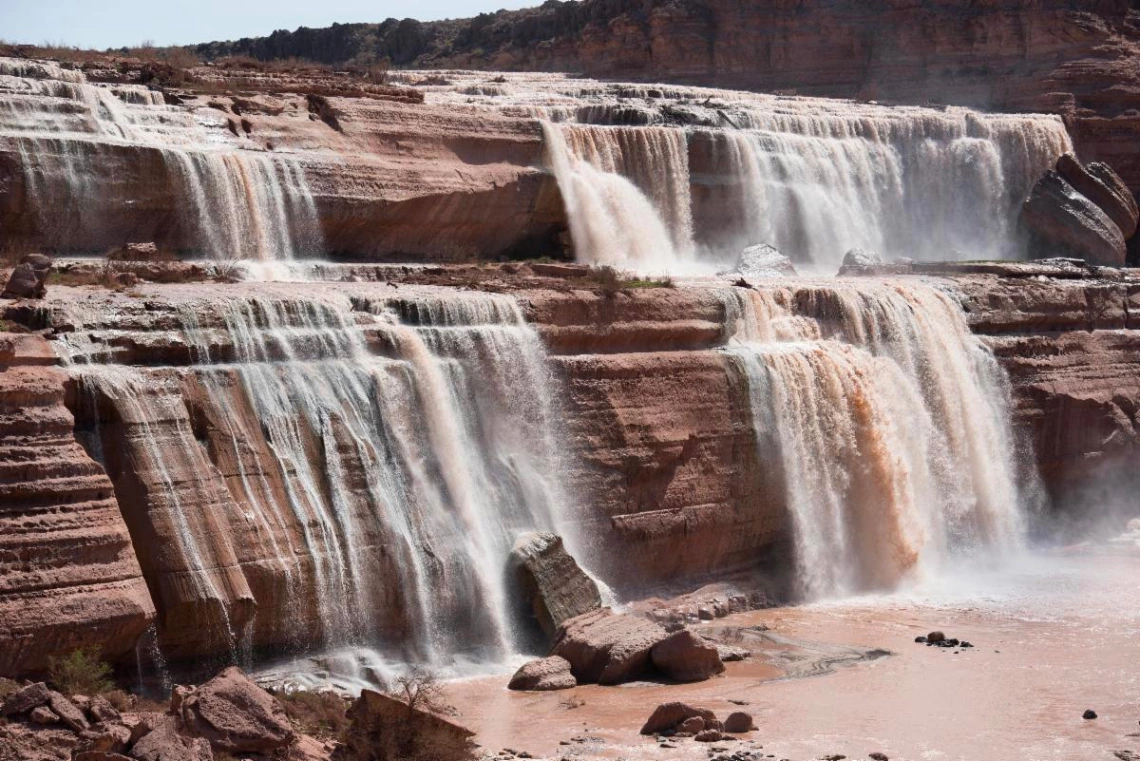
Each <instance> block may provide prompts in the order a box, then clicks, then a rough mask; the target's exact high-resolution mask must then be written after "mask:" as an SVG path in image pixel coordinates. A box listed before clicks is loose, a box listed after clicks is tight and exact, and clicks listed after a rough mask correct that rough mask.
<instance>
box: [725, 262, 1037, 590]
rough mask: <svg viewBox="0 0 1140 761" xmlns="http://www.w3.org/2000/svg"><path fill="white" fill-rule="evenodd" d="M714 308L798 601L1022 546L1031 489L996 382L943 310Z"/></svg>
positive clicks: (807, 301) (821, 288)
mask: <svg viewBox="0 0 1140 761" xmlns="http://www.w3.org/2000/svg"><path fill="white" fill-rule="evenodd" d="M725 298H726V311H727V314H728V315H729V319H730V321H732V322H735V324H736V328H735V336H736V338H735V341H734V343H733V344H732V345H731V346H730V347H729V348H728V349H727V351H728V352H729V353H730V354H731V355H732V356H733V357H734V359H735V360H736V362H737V363H738V364H739V366H740V369H741V372H742V374H743V375H744V377H745V378H746V379H747V383H748V390H749V398H750V404H751V411H752V420H753V426H754V430H755V435H756V440H757V458H758V460H757V464H758V466H759V467H761V468H770V469H771V470H772V471H773V477H774V478H775V479H776V480H778V481H782V484H783V490H784V494H785V499H786V504H787V508H788V510H789V512H790V514H791V517H792V524H793V539H794V543H795V551H796V577H795V578H796V586H797V588H798V590H799V593H800V594H801V595H802V596H804V597H806V598H808V599H816V598H820V597H834V596H845V595H850V594H854V593H859V592H865V591H869V590H887V589H893V588H895V587H896V586H897V585H898V584H899V583H900V582H902V581H904V580H906V579H908V578H909V579H912V580H913V579H915V578H916V576H917V577H921V576H922V575H923V574H928V573H932V572H933V573H937V572H939V571H944V570H945V569H946V568H947V567H948V566H951V565H953V564H955V563H961V562H963V560H962V558H963V557H969V556H970V555H971V554H972V553H979V552H981V553H994V552H996V553H1008V552H1012V551H1016V550H1018V549H1019V548H1020V547H1021V546H1022V543H1023V541H1024V536H1025V527H1026V524H1025V517H1024V511H1025V509H1026V507H1027V505H1028V501H1029V499H1028V497H1027V496H1026V495H1025V494H1022V493H1021V491H1022V488H1024V489H1025V491H1026V494H1032V493H1033V487H1034V486H1035V475H1034V473H1033V472H1032V469H1027V468H1025V467H1024V466H1022V467H1019V466H1018V463H1017V462H1016V461H1015V453H1016V450H1017V448H1016V447H1015V446H1014V442H1013V435H1012V432H1011V423H1010V419H1011V403H1010V398H1009V389H1008V384H1007V381H1006V378H1005V375H1004V373H1003V372H1002V370H1001V369H1000V368H999V367H998V365H997V362H996V360H995V359H994V357H993V354H992V353H991V352H990V351H989V350H988V349H986V348H985V347H984V346H983V345H982V344H981V343H980V342H979V341H978V340H977V339H976V338H974V337H973V336H972V335H971V334H970V332H969V328H968V327H967V325H966V321H965V319H964V316H963V314H962V311H961V308H960V307H959V306H958V305H957V304H955V303H954V302H953V301H952V300H951V299H950V298H949V297H948V296H946V295H945V294H944V293H941V292H939V291H938V290H935V289H934V288H931V287H930V286H927V285H922V284H920V283H900V284H875V283H866V284H858V285H855V284H835V285H830V284H829V285H816V286H808V287H802V288H793V287H788V288H771V289H765V290H763V291H753V290H745V289H733V290H732V291H729V292H728V293H727V294H726V296H725ZM1026 480H1028V483H1026Z"/></svg>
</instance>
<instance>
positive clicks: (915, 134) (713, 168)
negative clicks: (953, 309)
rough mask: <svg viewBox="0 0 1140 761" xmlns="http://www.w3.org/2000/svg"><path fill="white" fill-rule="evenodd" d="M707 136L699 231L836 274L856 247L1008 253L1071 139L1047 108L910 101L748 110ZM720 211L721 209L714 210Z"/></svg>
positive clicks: (930, 255) (938, 255) (910, 252)
mask: <svg viewBox="0 0 1140 761" xmlns="http://www.w3.org/2000/svg"><path fill="white" fill-rule="evenodd" d="M738 120H739V123H740V124H741V125H742V126H746V128H744V129H740V130H725V131H723V132H718V133H715V134H713V135H710V136H708V138H709V139H710V140H711V142H712V150H711V153H712V157H711V159H710V167H709V171H710V173H711V174H713V175H715V176H718V177H723V178H724V179H723V180H722V181H721V183H720V184H721V185H723V187H717V188H714V189H713V190H712V191H711V192H712V194H713V195H714V196H715V197H716V198H717V200H718V202H720V201H723V202H724V203H726V204H727V205H728V208H729V212H728V214H727V215H726V214H725V213H724V211H723V210H721V209H716V208H712V209H709V210H708V212H707V217H708V219H709V222H710V223H711V222H714V221H716V220H718V219H723V218H728V219H732V220H735V221H736V224H733V225H727V226H723V225H715V224H714V225H711V229H710V231H709V233H708V235H707V236H706V238H705V240H706V241H708V242H710V243H713V244H715V245H720V246H727V247H729V248H731V249H736V250H738V249H739V248H740V247H742V246H745V245H749V244H750V243H754V242H757V241H763V242H767V243H769V244H771V245H774V246H775V247H776V248H778V249H780V250H781V251H782V252H784V253H786V254H788V255H789V256H792V258H793V259H795V260H796V261H799V262H805V263H814V264H817V265H819V266H820V267H822V268H823V269H824V270H825V271H827V272H828V273H830V272H833V271H834V268H835V267H836V266H837V265H838V264H839V261H840V259H841V258H842V256H843V254H844V252H846V251H847V250H848V249H850V248H852V247H861V248H865V249H869V250H874V251H879V252H881V253H884V254H889V255H894V256H905V257H909V258H915V259H937V260H947V259H962V258H997V259H1001V258H1016V257H1018V256H1019V254H1020V248H1019V242H1018V240H1017V237H1016V230H1015V227H1016V220H1017V214H1018V210H1019V208H1020V205H1021V203H1022V201H1023V200H1024V199H1025V197H1026V196H1027V194H1028V192H1029V189H1030V188H1032V186H1033V183H1034V182H1036V181H1037V179H1039V178H1040V177H1041V175H1042V174H1043V173H1044V172H1045V170H1046V169H1049V168H1051V167H1052V165H1053V164H1054V163H1055V161H1056V158H1057V157H1058V156H1059V155H1060V154H1062V153H1064V152H1065V151H1067V150H1071V143H1070V142H1069V139H1068V135H1067V134H1066V132H1065V130H1064V128H1063V126H1062V125H1061V124H1060V123H1059V121H1057V120H1055V119H1053V118H1051V117H1041V118H1032V117H998V116H993V117H991V116H985V117H983V116H982V115H980V114H974V113H971V112H966V111H962V110H948V111H947V112H945V113H941V112H921V111H919V110H917V109H911V110H910V112H908V111H906V110H903V112H902V113H901V114H895V115H891V116H889V117H879V118H869V117H861V116H858V115H853V116H851V117H847V118H844V117H842V116H841V115H834V116H828V117H827V118H821V117H819V116H815V115H800V114H795V113H792V114H779V113H760V112H749V113H745V114H742V115H740V116H739V117H738ZM722 215H723V216H722Z"/></svg>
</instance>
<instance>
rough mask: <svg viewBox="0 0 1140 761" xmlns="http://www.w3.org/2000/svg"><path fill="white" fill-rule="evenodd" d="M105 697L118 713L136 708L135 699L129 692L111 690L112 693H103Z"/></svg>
mask: <svg viewBox="0 0 1140 761" xmlns="http://www.w3.org/2000/svg"><path fill="white" fill-rule="evenodd" d="M103 697H104V698H106V699H107V702H108V703H110V704H111V705H112V706H114V708H115V710H116V711H120V712H121V711H129V710H131V709H132V708H134V705H135V698H134V695H131V694H130V693H129V692H125V691H124V690H111V691H110V692H105V693H103Z"/></svg>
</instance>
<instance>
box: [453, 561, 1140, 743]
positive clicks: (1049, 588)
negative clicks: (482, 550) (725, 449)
mask: <svg viewBox="0 0 1140 761" xmlns="http://www.w3.org/2000/svg"><path fill="white" fill-rule="evenodd" d="M761 624H762V625H765V626H768V627H770V631H769V632H768V633H766V634H765V635H762V636H763V637H764V639H763V641H760V642H758V641H757V640H755V639H749V641H747V642H738V643H739V644H745V645H746V646H749V647H753V648H755V649H756V650H757V653H756V655H755V656H754V658H753V659H752V660H750V661H746V662H741V663H730V664H728V670H727V672H726V674H725V675H724V676H722V677H719V678H716V679H713V680H710V681H707V682H703V683H700V684H694V685H662V684H652V683H637V684H631V685H625V686H622V687H598V686H582V687H578V688H576V689H573V690H566V691H562V692H554V693H533V694H528V693H513V692H510V691H508V690H507V689H506V683H507V681H508V675H503V676H495V677H483V678H478V679H471V680H467V681H460V682H454V683H451V684H450V685H448V697H449V699H450V700H451V702H452V703H453V704H454V705H455V706H456V708H457V709H458V711H459V713H460V720H461V721H463V722H464V723H466V724H467V725H469V726H471V727H472V728H473V729H475V730H476V731H477V733H478V737H477V740H478V742H479V743H480V744H481V745H482V746H483V747H484V748H486V749H487V750H490V751H498V750H500V749H502V748H511V749H514V750H517V751H525V752H528V753H530V754H532V755H534V756H536V757H550V758H559V757H576V758H591V757H597V758H626V759H641V758H669V759H673V758H675V759H697V758H701V759H704V758H708V757H709V756H710V746H708V745H704V744H699V743H695V742H693V741H692V740H677V741H676V742H675V743H674V744H675V745H676V746H677V747H676V748H673V749H665V748H658V747H657V742H656V741H655V740H654V739H653V738H644V737H641V736H640V735H639V734H638V730H639V729H640V727H641V725H642V723H643V722H644V721H645V719H646V717H648V715H649V713H650V712H651V711H652V710H653V708H654V707H655V706H656V705H657V704H659V703H662V702H666V701H672V700H681V701H685V702H689V703H692V704H694V705H699V706H702V707H707V708H710V709H712V710H714V711H715V712H716V713H717V715H718V716H720V717H721V718H723V717H724V716H726V715H727V714H728V713H729V712H731V711H733V710H746V711H750V712H751V713H752V714H753V716H754V717H755V721H756V724H757V725H758V726H759V728H760V729H759V731H756V732H752V733H750V734H748V735H743V736H741V740H740V741H736V742H726V743H717V744H715V747H716V748H718V749H719V748H725V749H727V750H728V751H730V752H736V751H739V750H747V751H751V752H756V753H760V754H761V756H763V757H766V756H768V755H769V754H771V756H772V757H774V758H776V759H792V761H800V760H802V759H817V758H820V757H821V756H824V755H830V754H841V755H845V756H846V757H847V758H849V759H865V758H867V757H868V754H870V753H872V752H876V751H877V752H881V753H884V754H886V755H887V756H888V757H889V758H891V759H915V760H918V759H922V760H926V759H929V760H931V761H1011V760H1013V759H1017V760H1018V761H1036V760H1041V761H1045V760H1053V759H1056V760H1058V761H1060V760H1062V759H1064V760H1065V761H1085V760H1086V759H1087V760H1089V761H1095V759H1105V760H1106V761H1112V759H1114V756H1113V751H1115V750H1133V751H1137V752H1140V725H1138V721H1140V663H1138V661H1137V655H1138V654H1140V550H1137V548H1134V547H1128V548H1125V549H1121V548H1116V549H1107V548H1103V547H1101V548H1078V549H1076V550H1072V551H1068V552H1052V553H1049V554H1047V555H1043V556H1042V555H1039V556H1034V557H1029V558H1025V559H1022V560H1018V561H1011V562H1010V563H1009V564H1007V565H1005V566H1003V567H1002V568H1001V569H995V570H984V569H983V570H977V571H975V572H971V573H958V574H951V575H948V576H947V577H945V578H943V579H942V580H941V581H939V582H937V583H935V582H929V583H926V584H920V585H917V586H915V587H914V588H913V589H911V590H909V591H904V592H899V593H896V594H892V595H886V596H874V597H862V598H855V599H848V600H844V601H835V602H823V603H816V604H812V605H807V606H802V607H796V608H783V609H776V610H769V611H761V612H755V613H747V614H739V615H736V616H732V617H730V618H727V619H722V620H720V621H717V622H716V623H715V627H716V628H717V629H718V630H720V631H721V632H722V633H724V627H726V626H728V627H754V626H757V625H761ZM932 629H941V630H943V631H945V632H946V633H947V635H948V636H952V637H957V638H960V639H965V640H969V641H970V642H972V643H973V644H974V645H975V647H974V648H972V649H965V650H963V649H957V650H954V649H940V648H933V647H926V646H923V645H920V644H916V643H915V642H914V638H915V637H916V636H918V635H920V634H925V633H927V632H928V631H930V630H932ZM745 634H746V636H745V639H748V637H751V636H753V635H751V634H748V633H747V632H746V633H745ZM877 650H886V651H889V652H890V653H891V655H889V656H884V657H873V656H875V655H879V654H878V653H873V654H872V657H866V654H867V653H868V651H877ZM733 701H735V702H733ZM742 703H743V704H745V705H743V706H741V705H740V704H742ZM1087 708H1092V709H1094V710H1095V711H1096V712H1097V713H1098V715H1099V718H1098V719H1096V720H1095V721H1086V720H1084V719H1082V713H1083V712H1084V711H1085V709H1087ZM574 738H579V739H578V740H577V741H575V740H574ZM583 740H584V741H583ZM564 741H566V742H569V744H565V745H564V744H562V743H563V742H564ZM759 746H763V750H762V751H761V750H760V748H759ZM716 755H719V752H717V753H716Z"/></svg>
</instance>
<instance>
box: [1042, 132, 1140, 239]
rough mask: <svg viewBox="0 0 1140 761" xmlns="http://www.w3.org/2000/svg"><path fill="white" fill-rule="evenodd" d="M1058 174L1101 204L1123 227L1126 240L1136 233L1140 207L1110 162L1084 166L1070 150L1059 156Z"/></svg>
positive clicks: (1087, 196) (1079, 191) (1101, 207)
mask: <svg viewBox="0 0 1140 761" xmlns="http://www.w3.org/2000/svg"><path fill="white" fill-rule="evenodd" d="M1057 174H1059V175H1061V177H1063V178H1064V179H1065V181H1066V182H1068V183H1069V184H1070V185H1072V186H1073V188H1074V189H1075V190H1076V191H1077V192H1078V193H1080V194H1081V195H1083V196H1084V197H1085V198H1087V199H1089V200H1090V201H1092V202H1093V203H1095V204H1096V205H1097V206H1099V207H1100V209H1101V211H1103V212H1104V213H1105V214H1107V215H1108V217H1109V219H1111V220H1112V221H1113V222H1115V223H1116V226H1117V227H1119V228H1120V232H1121V234H1122V235H1124V238H1125V240H1127V239H1128V238H1131V237H1132V236H1133V234H1134V233H1135V232H1136V224H1137V221H1138V220H1140V209H1137V207H1136V199H1135V198H1134V197H1133V196H1132V191H1130V190H1129V189H1128V186H1127V185H1125V184H1124V181H1123V180H1122V179H1120V175H1118V174H1117V173H1116V172H1114V171H1112V168H1111V167H1110V166H1108V164H1104V163H1101V162H1093V163H1091V164H1089V165H1088V166H1082V165H1081V163H1080V162H1079V161H1077V157H1076V156H1074V155H1073V154H1071V153H1066V154H1065V155H1064V156H1062V157H1061V158H1059V159H1057Z"/></svg>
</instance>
